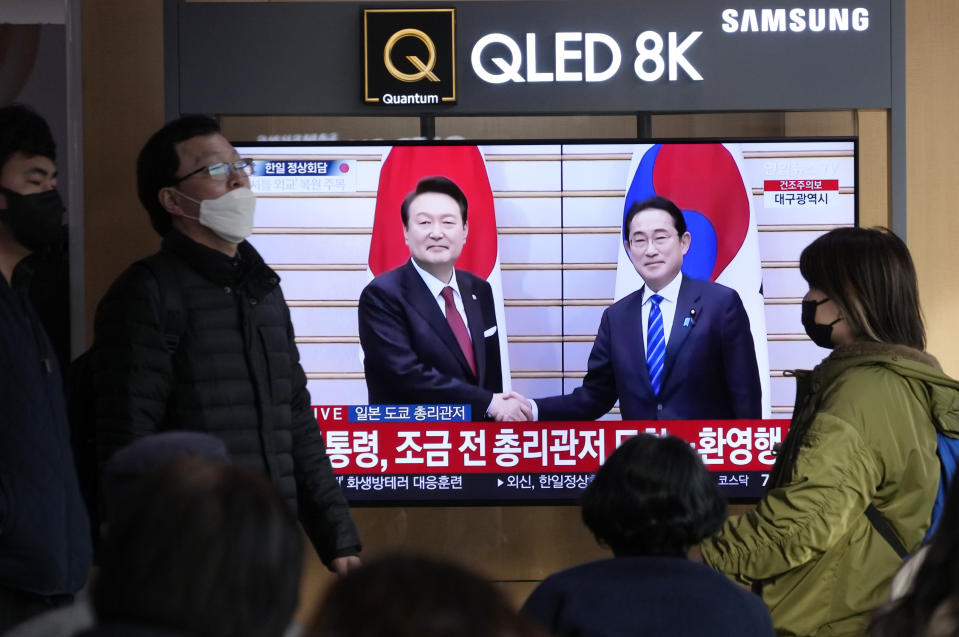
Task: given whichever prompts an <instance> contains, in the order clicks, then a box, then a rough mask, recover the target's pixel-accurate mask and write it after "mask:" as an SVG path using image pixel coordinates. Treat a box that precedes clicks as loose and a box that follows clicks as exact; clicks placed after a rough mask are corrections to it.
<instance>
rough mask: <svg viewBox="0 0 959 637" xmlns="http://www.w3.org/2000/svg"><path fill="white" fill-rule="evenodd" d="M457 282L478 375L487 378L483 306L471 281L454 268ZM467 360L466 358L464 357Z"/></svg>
mask: <svg viewBox="0 0 959 637" xmlns="http://www.w3.org/2000/svg"><path fill="white" fill-rule="evenodd" d="M454 273H455V276H456V283H457V284H458V285H459V289H460V295H461V296H462V297H463V307H464V308H465V309H466V322H467V323H468V324H469V331H470V339H472V341H473V360H474V361H475V362H476V377H477V378H486V337H485V336H484V334H483V330H484V328H485V325H484V323H483V308H481V307H480V303H479V299H478V298H476V294H475V293H474V292H473V287H472V285H471V284H470V281H469V279H468V278H467V277H465V276H460V273H459V271H457V270H454ZM464 361H465V358H464Z"/></svg>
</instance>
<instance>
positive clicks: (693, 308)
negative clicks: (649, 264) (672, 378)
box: [663, 276, 703, 386]
mask: <svg viewBox="0 0 959 637" xmlns="http://www.w3.org/2000/svg"><path fill="white" fill-rule="evenodd" d="M702 313H703V308H702V303H701V299H700V293H699V290H698V287H697V286H696V284H695V282H694V281H693V279H690V278H689V277H686V276H683V281H682V283H681V284H680V286H679V297H678V298H677V300H676V313H675V315H674V316H673V327H672V330H671V331H670V333H669V342H668V343H666V358H665V360H664V362H663V385H664V386H665V384H666V381H667V380H668V379H669V373H670V371H672V368H673V363H674V362H675V361H676V357H677V356H678V355H679V351H680V350H681V349H682V348H683V345H684V344H685V343H686V339H687V338H688V337H689V333H690V331H692V330H693V329H694V328H695V327H696V320H698V319H699V317H701V316H702Z"/></svg>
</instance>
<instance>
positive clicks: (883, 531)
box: [866, 502, 909, 560]
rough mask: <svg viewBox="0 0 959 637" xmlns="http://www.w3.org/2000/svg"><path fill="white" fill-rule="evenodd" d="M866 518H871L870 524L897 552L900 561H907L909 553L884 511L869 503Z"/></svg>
mask: <svg viewBox="0 0 959 637" xmlns="http://www.w3.org/2000/svg"><path fill="white" fill-rule="evenodd" d="M866 517H867V518H869V522H870V523H871V524H872V526H873V528H874V529H876V531H877V532H878V533H879V535H881V536H882V539H884V540H886V542H887V543H888V544H889V546H891V547H892V550H894V551H895V552H896V555H898V556H899V559H901V560H905V559H906V558H907V557H909V551H907V550H906V547H905V545H903V543H902V540H900V539H899V536H897V535H896V532H895V531H894V530H893V528H892V524H890V523H889V519H888V518H887V517H886V516H884V515H883V514H882V511H880V510H879V509H877V508H876V505H875V504H872V503H871V502H870V503H869V506H868V507H866Z"/></svg>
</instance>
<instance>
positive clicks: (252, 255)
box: [162, 230, 280, 298]
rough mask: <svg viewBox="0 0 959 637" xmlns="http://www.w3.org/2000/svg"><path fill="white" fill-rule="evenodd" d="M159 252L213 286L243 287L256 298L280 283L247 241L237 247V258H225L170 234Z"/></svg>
mask: <svg viewBox="0 0 959 637" xmlns="http://www.w3.org/2000/svg"><path fill="white" fill-rule="evenodd" d="M162 251H164V252H168V253H171V254H173V255H176V256H177V257H179V258H180V259H182V260H183V261H185V262H186V263H187V265H189V266H190V268H192V269H193V270H195V271H196V272H198V273H199V274H200V275H201V276H203V277H204V278H207V279H209V280H210V281H212V282H213V283H216V284H218V285H223V286H243V287H245V288H246V289H247V291H248V293H249V294H250V295H251V296H254V297H256V298H262V297H263V296H265V295H266V294H268V293H269V292H270V291H271V290H272V289H273V288H275V287H276V286H277V285H279V282H280V277H279V275H277V274H276V272H274V271H273V270H272V269H271V268H270V267H269V266H267V265H266V263H264V262H263V257H261V256H260V253H259V252H257V251H256V248H254V247H253V246H252V245H250V243H249V242H248V241H244V242H243V243H240V244H239V245H238V246H237V252H236V256H233V257H228V256H227V255H225V254H223V253H222V252H220V251H219V250H214V249H213V248H208V247H207V246H205V245H203V244H200V243H197V242H196V241H194V240H193V239H190V238H189V237H187V236H186V235H184V234H182V233H180V232H177V231H176V230H171V231H170V232H168V233H167V234H166V236H164V237H163V244H162Z"/></svg>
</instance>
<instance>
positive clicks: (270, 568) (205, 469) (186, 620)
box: [93, 457, 303, 637]
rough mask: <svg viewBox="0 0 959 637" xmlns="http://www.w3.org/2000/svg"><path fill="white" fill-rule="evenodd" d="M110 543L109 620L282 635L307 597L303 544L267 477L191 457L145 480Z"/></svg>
mask: <svg viewBox="0 0 959 637" xmlns="http://www.w3.org/2000/svg"><path fill="white" fill-rule="evenodd" d="M136 495H137V496H138V497H134V498H131V499H130V500H127V501H125V506H124V507H122V508H121V509H120V510H119V511H118V512H117V515H116V517H115V518H114V520H113V522H112V523H111V526H110V529H109V532H108V534H107V537H106V539H105V541H104V544H103V550H102V553H101V562H100V572H99V574H98V576H97V577H96V579H95V581H94V584H93V605H94V608H95V611H96V615H97V620H98V621H99V622H100V623H104V624H109V623H114V624H115V623H123V624H139V625H146V626H151V627H155V628H163V629H168V630H172V631H177V632H182V633H185V634H188V635H192V636H193V637H273V636H275V637H279V636H280V635H282V634H283V633H284V631H285V630H286V629H287V627H288V626H289V623H290V620H291V618H292V615H293V611H294V609H295V608H296V604H297V601H298V599H299V586H300V573H301V570H302V554H303V553H302V551H303V549H302V544H301V540H300V534H299V528H298V526H297V523H296V520H295V519H294V517H293V516H292V514H291V513H290V512H289V511H288V510H287V508H286V506H285V505H284V503H283V502H282V501H281V500H280V499H279V498H278V497H277V495H276V494H275V493H274V491H273V487H272V485H270V483H269V482H267V481H266V479H265V478H263V477H262V476H260V475H258V474H255V473H253V472H251V471H248V470H246V469H241V468H238V467H234V466H230V465H225V464H220V463H211V462H209V461H205V460H202V459H200V458H196V457H182V458H177V459H176V460H173V461H172V462H170V463H169V464H168V465H167V466H165V467H164V468H163V469H161V470H160V471H158V472H156V473H154V474H152V475H150V476H149V477H147V478H144V479H143V481H142V483H141V484H139V485H137V487H136Z"/></svg>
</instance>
